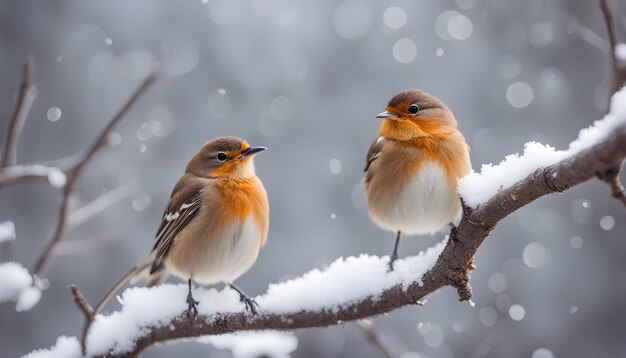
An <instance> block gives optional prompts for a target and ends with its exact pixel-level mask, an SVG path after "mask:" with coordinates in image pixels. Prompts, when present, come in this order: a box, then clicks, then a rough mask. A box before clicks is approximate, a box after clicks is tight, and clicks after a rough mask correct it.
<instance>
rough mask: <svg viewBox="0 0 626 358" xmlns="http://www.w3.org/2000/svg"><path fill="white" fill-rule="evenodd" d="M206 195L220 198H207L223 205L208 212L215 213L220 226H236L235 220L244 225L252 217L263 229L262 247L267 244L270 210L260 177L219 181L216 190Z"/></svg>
mask: <svg viewBox="0 0 626 358" xmlns="http://www.w3.org/2000/svg"><path fill="white" fill-rule="evenodd" d="M209 193H210V194H209ZM206 194H208V195H212V196H213V195H215V196H219V200H216V199H217V198H215V199H213V198H207V199H208V200H207V201H205V202H212V203H216V202H219V203H221V205H220V207H214V208H210V209H209V210H207V212H214V213H215V215H216V216H217V217H216V218H215V219H219V220H218V222H219V223H220V224H221V225H220V226H222V225H223V226H222V227H224V228H226V227H229V226H230V225H232V224H234V222H235V220H237V221H239V222H242V223H243V222H244V220H246V218H247V217H248V216H252V218H253V219H254V220H255V222H256V224H257V225H258V227H259V228H260V229H261V233H262V237H261V238H260V240H261V246H262V245H264V244H265V241H266V240H267V232H268V229H269V211H270V209H269V203H268V201H267V193H266V191H265V188H264V187H263V184H262V183H261V180H260V179H259V178H258V177H256V176H254V177H248V178H241V179H231V180H225V181H221V180H218V181H217V182H216V190H214V191H210V192H206Z"/></svg>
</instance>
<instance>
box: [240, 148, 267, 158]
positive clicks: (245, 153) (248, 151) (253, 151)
mask: <svg viewBox="0 0 626 358" xmlns="http://www.w3.org/2000/svg"><path fill="white" fill-rule="evenodd" d="M266 149H267V148H265V147H248V149H246V150H244V151H243V152H241V154H239V158H245V157H247V156H250V155H253V154H256V153H258V152H262V151H264V150H266Z"/></svg>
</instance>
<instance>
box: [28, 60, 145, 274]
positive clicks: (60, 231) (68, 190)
mask: <svg viewBox="0 0 626 358" xmlns="http://www.w3.org/2000/svg"><path fill="white" fill-rule="evenodd" d="M155 81H156V74H155V73H154V72H153V73H152V74H150V75H149V76H148V77H147V78H146V79H145V80H144V81H143V83H142V84H141V86H139V88H137V90H135V92H134V93H133V94H132V96H131V97H130V98H129V99H128V100H127V101H126V103H125V104H124V106H122V108H121V109H120V110H119V111H118V112H117V113H116V114H115V116H113V118H112V119H111V120H110V121H109V123H108V124H107V125H106V127H104V129H103V130H102V131H101V132H100V134H99V135H98V137H97V138H96V140H95V141H94V142H93V144H92V145H91V147H90V148H89V149H88V150H87V152H86V153H85V154H84V155H83V156H82V158H81V159H79V161H78V162H77V163H76V164H75V165H74V166H73V167H72V168H71V169H69V170H68V171H67V172H66V176H67V182H66V184H65V186H64V187H63V193H62V194H63V197H62V199H61V205H60V208H59V214H58V217H57V225H56V229H55V231H54V235H53V236H52V239H51V240H50V241H49V242H48V244H47V245H46V247H45V248H44V250H43V251H42V252H41V254H40V255H39V257H38V258H37V260H36V261H35V264H34V265H33V268H32V270H31V272H32V273H33V274H35V275H39V274H40V273H41V272H42V271H43V269H44V268H45V267H46V265H47V263H48V262H49V260H50V259H51V258H52V255H51V253H52V251H53V250H54V247H55V246H56V245H57V244H58V243H59V242H60V241H61V239H62V238H63V235H64V234H65V232H66V229H67V224H68V220H67V218H68V214H69V202H70V198H71V196H72V193H73V191H74V186H75V184H76V182H77V180H78V178H79V177H80V174H81V173H82V170H83V169H84V168H85V166H86V165H87V164H89V162H90V161H91V159H92V158H93V157H94V156H95V154H96V153H97V152H98V151H99V150H101V149H103V148H104V147H106V146H107V137H108V135H109V133H110V132H111V131H112V130H113V128H115V126H116V125H117V124H118V123H119V122H120V121H121V120H122V118H123V117H124V115H125V114H126V113H128V111H129V110H130V109H131V108H132V107H133V105H134V104H135V103H136V102H137V100H139V98H140V97H141V96H142V95H143V94H144V93H145V92H146V91H147V90H148V88H150V86H151V85H152V84H153V83H154V82H155Z"/></svg>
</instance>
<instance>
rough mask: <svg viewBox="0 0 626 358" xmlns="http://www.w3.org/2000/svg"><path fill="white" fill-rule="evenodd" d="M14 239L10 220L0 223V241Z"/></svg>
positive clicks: (13, 229) (13, 227) (13, 228)
mask: <svg viewBox="0 0 626 358" xmlns="http://www.w3.org/2000/svg"><path fill="white" fill-rule="evenodd" d="M12 240H15V225H14V224H13V222H11V221H5V222H3V223H0V242H4V241H12Z"/></svg>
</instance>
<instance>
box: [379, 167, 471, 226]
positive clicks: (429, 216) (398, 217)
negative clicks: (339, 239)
mask: <svg viewBox="0 0 626 358" xmlns="http://www.w3.org/2000/svg"><path fill="white" fill-rule="evenodd" d="M370 185H380V186H381V187H379V188H376V191H383V192H385V195H384V197H385V200H376V203H375V204H374V203H373V201H371V200H370V202H369V203H370V205H369V210H370V217H371V218H372V220H373V221H374V222H375V223H376V224H377V225H378V226H380V227H381V228H383V229H386V230H390V231H398V230H400V231H402V232H403V233H406V234H409V235H414V234H418V235H424V234H433V233H435V232H438V231H442V230H445V229H447V228H448V224H450V223H456V222H457V221H458V220H459V219H460V217H461V203H460V200H459V198H458V195H457V193H456V188H455V186H454V185H451V184H450V183H449V181H448V179H447V178H446V175H445V172H444V170H443V169H442V168H441V166H439V164H437V163H435V162H427V163H424V164H423V165H422V166H420V168H419V169H418V170H417V171H416V173H415V174H414V175H413V178H412V179H411V182H410V183H409V184H408V185H406V186H405V187H404V188H403V189H402V190H398V189H396V188H393V187H392V186H391V185H390V186H385V183H381V182H378V183H375V182H372V183H371V184H370Z"/></svg>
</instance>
